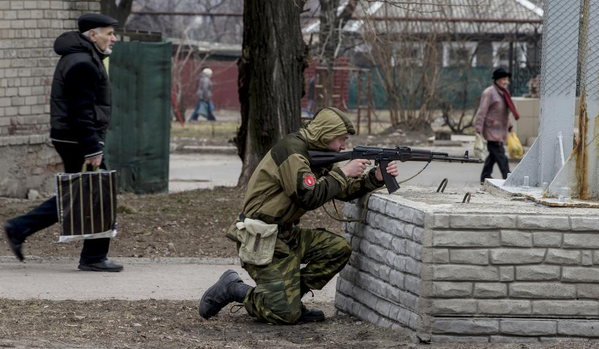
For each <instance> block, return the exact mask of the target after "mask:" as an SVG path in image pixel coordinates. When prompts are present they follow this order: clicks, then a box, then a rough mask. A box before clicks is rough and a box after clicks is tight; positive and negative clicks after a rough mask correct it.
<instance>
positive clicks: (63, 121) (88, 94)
mask: <svg viewBox="0 0 599 349" xmlns="http://www.w3.org/2000/svg"><path fill="white" fill-rule="evenodd" d="M117 24H118V22H117V20H116V19H114V18H110V17H108V16H104V15H101V14H96V13H88V14H84V15H82V16H80V17H79V19H78V25H79V31H69V32H66V33H63V34H62V35H60V36H59V37H58V38H57V39H56V41H55V42H54V51H56V53H57V54H58V55H60V56H61V58H60V60H59V61H58V65H57V66H56V70H55V72H54V79H53V80H52V91H51V93H50V95H51V96H50V117H51V122H50V124H51V129H50V139H51V140H52V144H53V145H54V148H55V149H56V152H57V153H58V155H60V158H61V159H62V162H63V163H64V171H65V172H66V173H76V172H80V171H81V168H82V166H83V165H84V164H85V165H90V166H92V167H95V168H98V167H99V168H102V169H106V166H105V165H104V157H103V154H104V151H103V149H104V142H105V139H106V130H107V129H108V125H109V123H110V115H111V101H110V81H109V80H108V74H107V73H106V69H105V68H104V65H103V63H102V61H103V60H104V59H105V58H106V57H108V56H109V55H110V54H111V53H112V46H113V45H114V43H115V42H116V36H115V35H114V26H116V25H117ZM57 222H58V210H57V203H56V197H52V198H50V199H49V200H47V201H45V202H43V203H42V204H41V205H40V206H38V207H36V208H35V209H33V210H32V211H30V212H29V213H27V214H25V215H23V216H19V217H15V218H13V219H10V220H8V221H6V222H5V223H4V225H3V228H4V233H5V235H6V238H7V240H8V245H9V246H10V248H11V250H12V252H13V253H14V254H15V256H16V257H17V258H18V259H19V260H21V261H22V260H23V259H24V257H23V251H22V248H23V243H24V242H25V239H27V237H28V236H30V235H32V234H34V233H35V232H37V231H40V230H42V229H45V228H47V227H50V226H51V225H53V224H55V223H57ZM109 246H110V238H97V239H91V240H85V241H84V243H83V249H82V250H81V258H80V259H79V269H80V270H85V271H110V272H118V271H121V270H123V266H122V265H120V264H117V263H114V262H112V261H111V260H110V259H108V258H107V257H106V256H107V254H108V248H109Z"/></svg>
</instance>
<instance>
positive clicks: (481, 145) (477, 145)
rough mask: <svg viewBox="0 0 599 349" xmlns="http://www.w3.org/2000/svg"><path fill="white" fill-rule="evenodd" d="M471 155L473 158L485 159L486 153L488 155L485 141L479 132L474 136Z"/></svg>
mask: <svg viewBox="0 0 599 349" xmlns="http://www.w3.org/2000/svg"><path fill="white" fill-rule="evenodd" d="M472 155H473V156H474V157H475V158H479V159H483V160H484V159H485V158H486V157H487V155H489V151H488V150H487V141H485V139H484V138H483V136H482V135H481V134H480V133H477V134H476V136H475V138H474V151H473V152H472Z"/></svg>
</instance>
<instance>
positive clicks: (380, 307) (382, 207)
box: [335, 195, 424, 333]
mask: <svg viewBox="0 0 599 349" xmlns="http://www.w3.org/2000/svg"><path fill="white" fill-rule="evenodd" d="M362 206H363V205H362V204H361V203H358V202H354V203H346V204H345V208H344V214H345V216H346V217H353V218H360V217H362V216H363V211H362V209H361V207H362ZM368 207H369V211H368V213H367V215H366V220H365V222H364V223H345V231H346V233H347V234H348V235H349V240H350V242H351V246H352V249H353V252H352V256H351V259H350V262H349V263H348V265H347V266H346V267H345V268H344V269H343V271H342V272H341V273H340V275H339V278H338V281H337V282H338V284H337V295H336V297H335V306H336V308H337V309H338V310H340V311H341V312H343V313H349V314H352V315H354V316H357V317H360V318H362V319H364V320H367V321H369V322H371V323H374V324H376V325H378V326H383V327H390V328H396V329H399V328H407V329H409V330H411V331H412V332H414V333H416V332H418V331H419V329H420V328H421V326H422V325H421V324H420V315H419V314H420V312H421V311H420V304H419V301H420V294H421V287H420V286H421V276H420V275H421V272H422V252H423V249H422V239H423V233H424V229H423V227H424V212H422V211H420V210H417V209H414V208H410V207H407V206H405V205H399V204H398V205H391V204H389V201H387V200H386V199H384V198H383V197H381V196H377V195H372V196H371V198H370V201H369V205H368Z"/></svg>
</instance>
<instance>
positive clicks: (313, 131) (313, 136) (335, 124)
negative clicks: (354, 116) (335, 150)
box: [300, 107, 356, 150]
mask: <svg viewBox="0 0 599 349" xmlns="http://www.w3.org/2000/svg"><path fill="white" fill-rule="evenodd" d="M300 133H301V134H302V136H304V138H306V141H307V142H308V147H309V148H310V149H315V150H327V149H328V146H327V144H328V143H329V142H330V141H332V140H333V139H334V138H335V137H339V136H342V135H344V134H347V133H349V134H350V135H353V134H355V133H356V131H355V129H354V125H353V124H352V123H351V121H350V120H349V118H348V117H347V115H345V113H343V112H342V111H341V110H339V109H337V108H332V107H327V108H324V109H322V110H320V111H319V112H318V113H317V114H316V115H315V116H314V119H313V120H312V121H310V123H309V124H308V126H306V128H304V129H301V130H300Z"/></svg>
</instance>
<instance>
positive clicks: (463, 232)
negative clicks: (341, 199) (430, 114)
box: [336, 195, 599, 342]
mask: <svg viewBox="0 0 599 349" xmlns="http://www.w3.org/2000/svg"><path fill="white" fill-rule="evenodd" d="M497 205H498V207H500V204H499V203H498V204H497ZM531 206H533V205H532V204H531ZM359 207H360V206H359V204H358V203H357V202H354V203H352V204H349V205H347V206H346V209H345V214H346V215H347V216H348V217H354V218H357V217H360V216H361V214H362V213H361V212H360V211H361V210H360V209H359ZM535 210H536V211H531V210H529V211H528V212H527V211H526V210H521V211H518V209H511V210H507V211H506V212H497V211H501V210H497V211H496V212H488V211H486V210H481V211H479V212H477V211H476V210H471V211H470V212H459V211H454V212H452V210H451V209H449V210H448V209H447V207H446V206H445V207H443V208H439V207H438V206H434V205H430V206H427V205H423V204H421V203H413V202H411V201H409V200H402V199H401V198H400V197H399V196H385V195H373V197H372V198H371V199H370V203H369V209H368V213H367V215H366V221H365V222H364V223H350V224H346V227H345V231H346V233H347V235H348V238H349V239H350V241H351V242H352V246H353V248H354V255H353V256H352V259H351V261H350V264H349V265H348V266H347V267H346V268H345V270H344V271H343V272H342V273H341V274H340V277H339V280H338V297H337V299H336V307H337V309H338V310H340V311H341V312H345V313H350V314H352V315H355V316H358V317H360V318H363V319H365V320H368V321H371V322H373V323H375V324H378V325H381V326H386V327H402V328H404V329H406V330H408V331H409V332H410V333H412V334H413V335H415V336H417V337H418V338H420V339H421V340H426V341H428V340H432V341H440V342H452V341H473V342H510V341H523V342H528V341H530V342H538V341H555V340H573V339H578V340H591V339H594V340H596V339H599V331H597V328H599V253H598V252H597V251H596V250H597V248H598V247H599V234H597V232H598V229H599V228H598V227H599V218H598V217H594V216H592V215H588V214H585V213H584V212H581V211H580V210H577V209H574V208H573V209H562V210H558V211H555V210H553V209H550V208H545V209H538V208H536V209H535ZM416 232H417V233H416Z"/></svg>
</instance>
